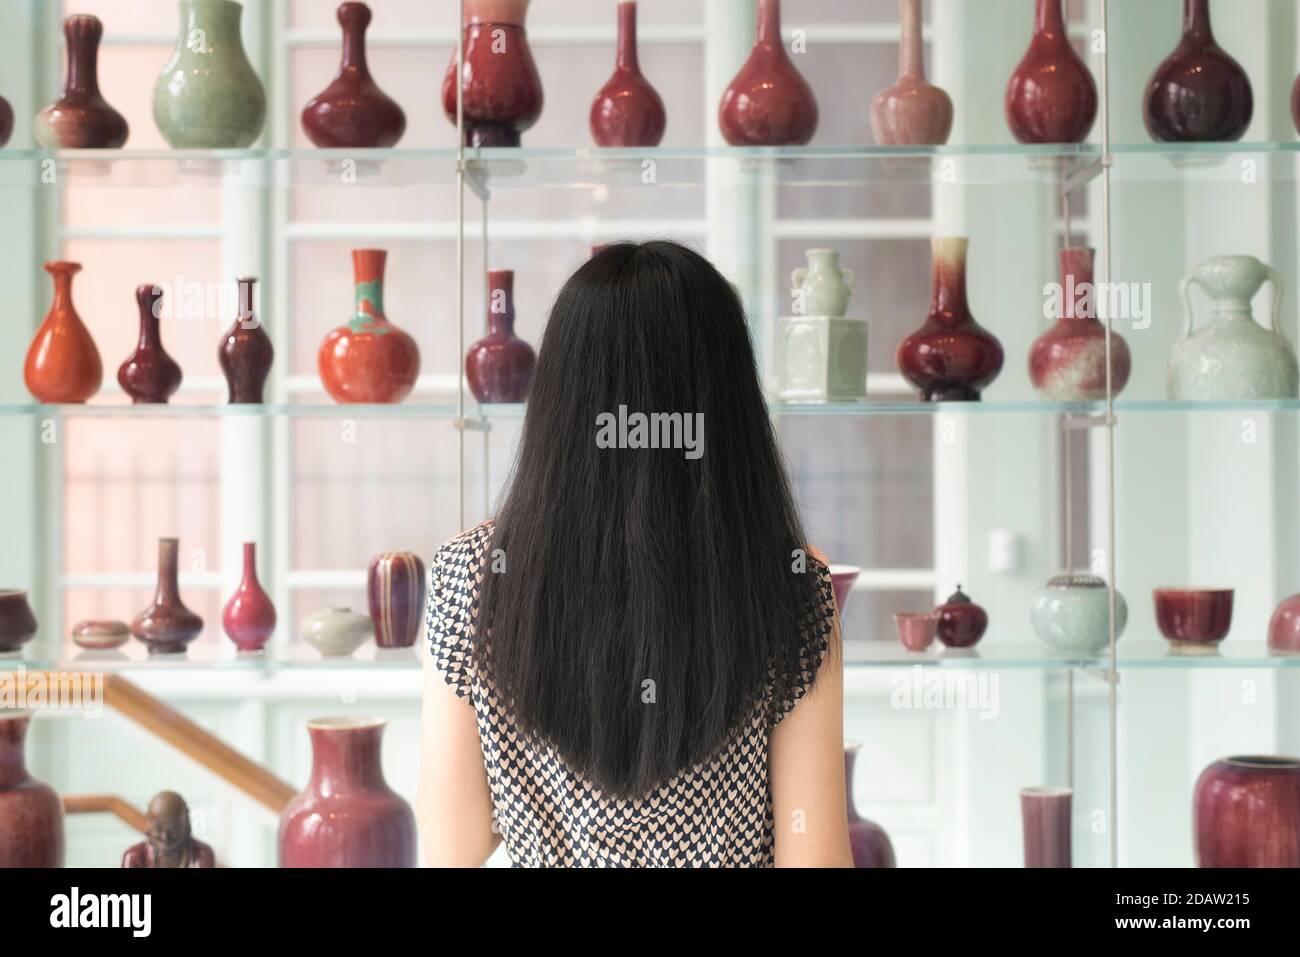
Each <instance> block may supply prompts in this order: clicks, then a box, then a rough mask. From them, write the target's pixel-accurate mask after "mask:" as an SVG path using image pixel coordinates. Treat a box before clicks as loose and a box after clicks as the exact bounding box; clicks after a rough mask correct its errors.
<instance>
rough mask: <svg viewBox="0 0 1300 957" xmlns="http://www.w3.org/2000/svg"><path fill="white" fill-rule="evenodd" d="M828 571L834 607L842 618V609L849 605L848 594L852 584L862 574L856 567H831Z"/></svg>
mask: <svg viewBox="0 0 1300 957" xmlns="http://www.w3.org/2000/svg"><path fill="white" fill-rule="evenodd" d="M830 571H831V587H832V588H834V589H835V607H836V608H838V609H839V611H840V617H841V618H843V617H844V607H845V606H846V605H847V604H848V603H849V592H850V591H852V590H853V583H854V582H855V581H857V580H858V576H859V575H861V574H862V569H861V568H859V567H858V566H857V565H831V566H830Z"/></svg>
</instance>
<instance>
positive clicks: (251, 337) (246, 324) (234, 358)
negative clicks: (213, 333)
mask: <svg viewBox="0 0 1300 957" xmlns="http://www.w3.org/2000/svg"><path fill="white" fill-rule="evenodd" d="M256 282H257V280H256V279H241V280H239V314H238V315H237V316H236V317H235V324H234V325H232V326H231V327H230V328H229V329H227V330H226V334H225V336H224V337H222V339H221V345H220V346H219V347H218V348H217V361H218V362H219V363H221V372H222V374H223V375H225V377H226V386H227V388H228V390H229V396H230V401H231V402H232V403H260V402H261V401H262V390H263V387H264V386H265V385H266V377H267V376H268V375H270V374H271V363H272V362H274V361H275V348H274V347H273V346H272V345H271V337H270V336H268V335H267V334H266V330H265V329H263V328H262V323H261V321H260V320H259V319H258V318H257V316H256V314H255V313H254V310H253V285H254V283H256Z"/></svg>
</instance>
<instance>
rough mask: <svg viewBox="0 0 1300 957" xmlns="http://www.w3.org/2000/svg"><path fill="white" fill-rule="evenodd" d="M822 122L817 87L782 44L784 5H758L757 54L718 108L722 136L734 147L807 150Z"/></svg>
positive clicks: (774, 0)
mask: <svg viewBox="0 0 1300 957" xmlns="http://www.w3.org/2000/svg"><path fill="white" fill-rule="evenodd" d="M817 119H818V114H817V98H816V97H815V96H814V95H813V91H812V87H811V86H809V85H808V81H807V80H805V79H804V78H803V74H801V73H800V72H799V70H798V69H797V68H796V67H795V65H794V62H793V61H792V60H791V59H790V54H789V53H787V52H786V49H785V44H784V43H783V42H782V40H781V2H780V0H758V27H757V36H756V38H755V41H754V48H753V50H751V51H750V54H749V59H747V60H746V61H745V65H744V66H742V67H741V68H740V72H739V73H737V74H736V77H735V79H733V80H732V81H731V84H730V85H729V86H728V87H727V89H726V92H725V93H723V95H722V103H721V104H720V105H719V107H718V125H719V126H720V127H721V129H722V135H723V136H724V137H725V138H726V140H727V142H728V143H730V144H731V145H732V146H802V145H803V144H805V143H807V142H808V141H809V140H811V139H812V138H813V134H814V133H816V132H817Z"/></svg>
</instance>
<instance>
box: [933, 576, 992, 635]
mask: <svg viewBox="0 0 1300 957" xmlns="http://www.w3.org/2000/svg"><path fill="white" fill-rule="evenodd" d="M934 613H935V614H936V615H938V616H939V627H938V628H937V629H936V630H935V634H936V635H937V636H938V638H939V640H940V641H941V642H943V643H944V645H946V646H947V647H949V648H971V647H973V646H974V645H975V644H977V643H978V642H979V640H980V639H981V638H983V637H984V632H985V631H986V630H988V627H989V616H988V612H986V611H985V610H984V609H983V608H981V607H980V606H979V605H977V604H975V602H973V601H971V599H970V596H969V595H967V594H966V593H965V592H963V591H962V590H961V586H960V585H958V586H957V590H956V591H955V592H953V593H952V594H951V595H949V596H948V600H947V601H946V602H944V603H943V604H942V605H940V606H939V607H937V608H936V609H935V610H934Z"/></svg>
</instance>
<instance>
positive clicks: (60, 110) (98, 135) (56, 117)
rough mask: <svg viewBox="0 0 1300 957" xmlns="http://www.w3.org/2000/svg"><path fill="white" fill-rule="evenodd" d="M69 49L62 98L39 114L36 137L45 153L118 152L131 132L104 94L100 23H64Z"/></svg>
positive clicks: (86, 19) (82, 18)
mask: <svg viewBox="0 0 1300 957" xmlns="http://www.w3.org/2000/svg"><path fill="white" fill-rule="evenodd" d="M63 36H64V39H65V40H66V41H67V46H68V73H67V82H66V83H64V86H63V95H62V96H61V97H59V98H58V99H57V100H55V101H54V102H53V103H51V104H50V105H49V106H47V107H46V108H45V109H43V110H41V112H40V113H38V114H36V120H35V122H34V123H33V124H32V132H33V134H34V135H35V136H36V142H37V143H39V144H40V145H41V146H44V147H45V148H46V149H51V150H55V149H69V150H82V149H116V148H117V147H119V146H121V145H123V144H124V143H125V142H126V138H127V136H128V135H129V134H130V129H129V128H128V127H127V124H126V120H125V119H124V118H123V116H122V114H121V113H119V112H117V110H115V109H113V108H112V107H111V106H109V105H108V101H107V100H105V99H104V97H103V94H101V93H100V92H99V41H100V40H101V39H102V38H103V36H104V25H103V24H102V23H100V22H99V17H92V16H90V15H89V14H80V13H79V14H77V15H75V16H71V17H68V18H67V19H66V20H64V21H63Z"/></svg>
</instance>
